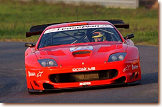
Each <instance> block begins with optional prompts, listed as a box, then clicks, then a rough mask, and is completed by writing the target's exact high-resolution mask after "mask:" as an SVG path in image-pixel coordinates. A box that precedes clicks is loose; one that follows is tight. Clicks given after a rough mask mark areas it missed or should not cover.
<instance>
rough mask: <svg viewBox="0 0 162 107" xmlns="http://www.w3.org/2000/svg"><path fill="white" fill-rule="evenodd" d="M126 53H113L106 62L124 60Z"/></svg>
mask: <svg viewBox="0 0 162 107" xmlns="http://www.w3.org/2000/svg"><path fill="white" fill-rule="evenodd" d="M125 56H126V53H115V54H112V55H110V57H109V60H108V62H114V61H122V60H124V58H125Z"/></svg>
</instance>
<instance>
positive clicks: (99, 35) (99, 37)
mask: <svg viewBox="0 0 162 107" xmlns="http://www.w3.org/2000/svg"><path fill="white" fill-rule="evenodd" d="M92 38H93V39H94V41H95V42H101V41H105V40H106V38H105V36H104V35H103V34H102V33H101V32H94V33H93V35H92Z"/></svg>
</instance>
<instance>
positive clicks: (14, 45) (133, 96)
mask: <svg viewBox="0 0 162 107" xmlns="http://www.w3.org/2000/svg"><path fill="white" fill-rule="evenodd" d="M137 47H138V48H139V51H140V57H141V67H142V81H141V84H139V85H130V86H109V87H100V88H89V89H73V90H62V91H54V92H46V93H44V94H38V95H37V94H36V95H30V94H28V92H27V88H26V79H25V69H24V52H25V49H26V48H25V47H24V43H22V42H0V102H1V103H158V102H159V98H158V97H159V86H158V47H155V46H137Z"/></svg>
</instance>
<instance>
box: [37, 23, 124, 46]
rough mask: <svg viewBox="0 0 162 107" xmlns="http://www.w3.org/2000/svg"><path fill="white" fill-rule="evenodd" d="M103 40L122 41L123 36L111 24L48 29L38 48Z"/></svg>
mask: <svg viewBox="0 0 162 107" xmlns="http://www.w3.org/2000/svg"><path fill="white" fill-rule="evenodd" d="M103 41H120V42H122V39H121V37H120V36H119V34H118V33H117V31H116V30H115V29H114V28H113V27H112V26H111V25H84V26H73V27H63V28H53V29H49V30H46V31H45V33H44V34H43V36H42V38H41V40H40V42H39V45H38V48H42V47H47V46H55V45H64V44H75V43H87V42H103Z"/></svg>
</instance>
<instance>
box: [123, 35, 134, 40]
mask: <svg viewBox="0 0 162 107" xmlns="http://www.w3.org/2000/svg"><path fill="white" fill-rule="evenodd" d="M131 38H134V34H130V35H127V36H126V37H124V39H125V40H126V39H131Z"/></svg>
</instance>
